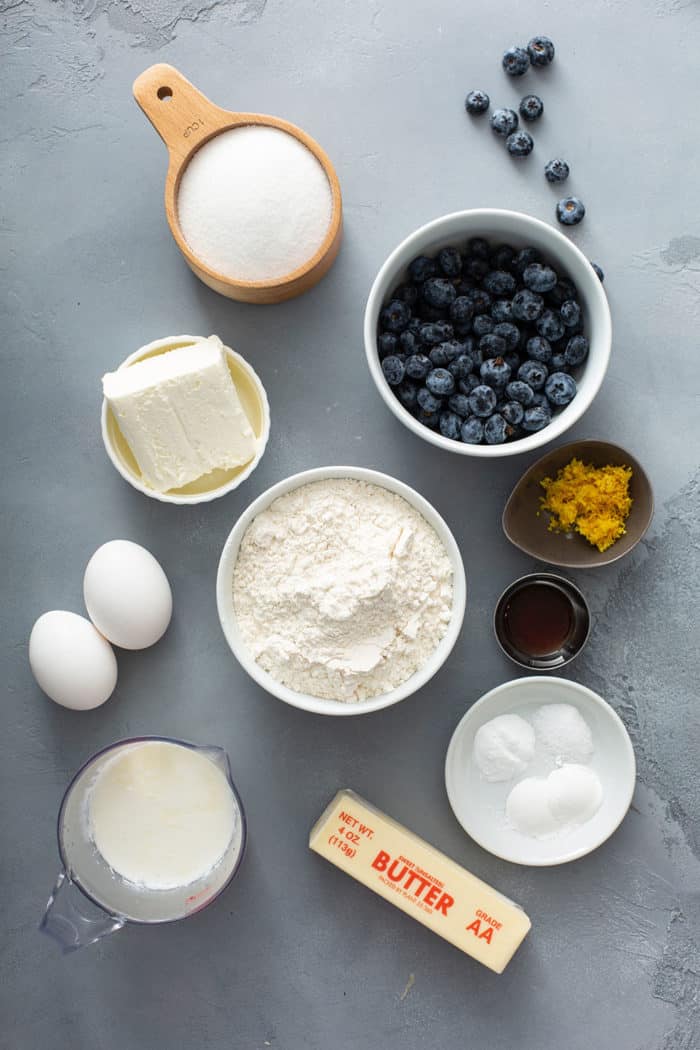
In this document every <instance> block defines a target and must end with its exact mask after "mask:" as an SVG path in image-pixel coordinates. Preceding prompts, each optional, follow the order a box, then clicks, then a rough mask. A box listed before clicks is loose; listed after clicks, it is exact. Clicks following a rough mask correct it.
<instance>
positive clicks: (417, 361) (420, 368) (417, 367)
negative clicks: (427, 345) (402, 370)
mask: <svg viewBox="0 0 700 1050" xmlns="http://www.w3.org/2000/svg"><path fill="white" fill-rule="evenodd" d="M405 367H406V375H407V376H410V378H411V379H425V377H426V376H427V374H428V372H429V371H430V369H431V368H432V367H433V366H432V364H431V363H430V358H429V357H426V356H425V354H412V355H411V357H407V358H406V366H405Z"/></svg>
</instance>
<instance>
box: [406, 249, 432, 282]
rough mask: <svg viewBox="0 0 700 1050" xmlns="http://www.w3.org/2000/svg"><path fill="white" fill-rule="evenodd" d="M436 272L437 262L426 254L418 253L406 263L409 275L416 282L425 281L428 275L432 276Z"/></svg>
mask: <svg viewBox="0 0 700 1050" xmlns="http://www.w3.org/2000/svg"><path fill="white" fill-rule="evenodd" d="M437 272H438V267H437V263H436V262H435V260H434V259H429V258H428V256H427V255H419V256H418V258H417V259H414V260H413V262H410V263H409V264H408V274H409V277H410V278H411V280H412V281H415V282H416V284H420V283H421V282H422V281H427V280H428V278H429V277H434V276H435V274H436V273H437Z"/></svg>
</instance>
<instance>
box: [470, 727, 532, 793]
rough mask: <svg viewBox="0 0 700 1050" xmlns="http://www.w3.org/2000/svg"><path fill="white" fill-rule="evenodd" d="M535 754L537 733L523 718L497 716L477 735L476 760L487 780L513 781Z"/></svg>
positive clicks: (480, 729)
mask: <svg viewBox="0 0 700 1050" xmlns="http://www.w3.org/2000/svg"><path fill="white" fill-rule="evenodd" d="M534 753H535V731H534V729H533V728H532V726H531V725H530V723H529V722H526V721H525V719H524V718H521V717H520V715H498V717H497V718H492V719H491V721H490V722H485V723H484V725H483V726H480V727H479V729H478V730H477V731H476V734H475V736H474V761H475V762H476V764H477V766H478V767H479V770H480V772H481V775H482V776H483V778H484V780H489V781H492V782H495V781H499V780H512V778H513V777H515V776H518V775H519V774H520V773H524V772H525V770H526V769H527V766H528V764H529V763H530V762H531V761H532V758H533V755H534Z"/></svg>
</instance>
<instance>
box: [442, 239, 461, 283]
mask: <svg viewBox="0 0 700 1050" xmlns="http://www.w3.org/2000/svg"><path fill="white" fill-rule="evenodd" d="M437 259H438V266H439V267H440V269H441V270H442V272H443V273H444V275H445V277H459V275H460V274H461V272H462V256H461V255H460V253H459V252H458V251H457V249H456V248H452V247H450V246H448V247H447V248H441V249H440V251H439V252H438V257H437Z"/></svg>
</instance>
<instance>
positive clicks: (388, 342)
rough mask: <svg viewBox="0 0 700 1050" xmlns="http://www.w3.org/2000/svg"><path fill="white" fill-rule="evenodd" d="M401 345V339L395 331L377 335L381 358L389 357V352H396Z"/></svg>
mask: <svg viewBox="0 0 700 1050" xmlns="http://www.w3.org/2000/svg"><path fill="white" fill-rule="evenodd" d="M398 346H399V341H398V339H397V338H396V336H395V335H394V333H393V332H382V333H381V335H380V336H378V337H377V350H378V351H379V357H380V360H381V358H383V357H388V356H389V354H395V353H396V351H397V349H398Z"/></svg>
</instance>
